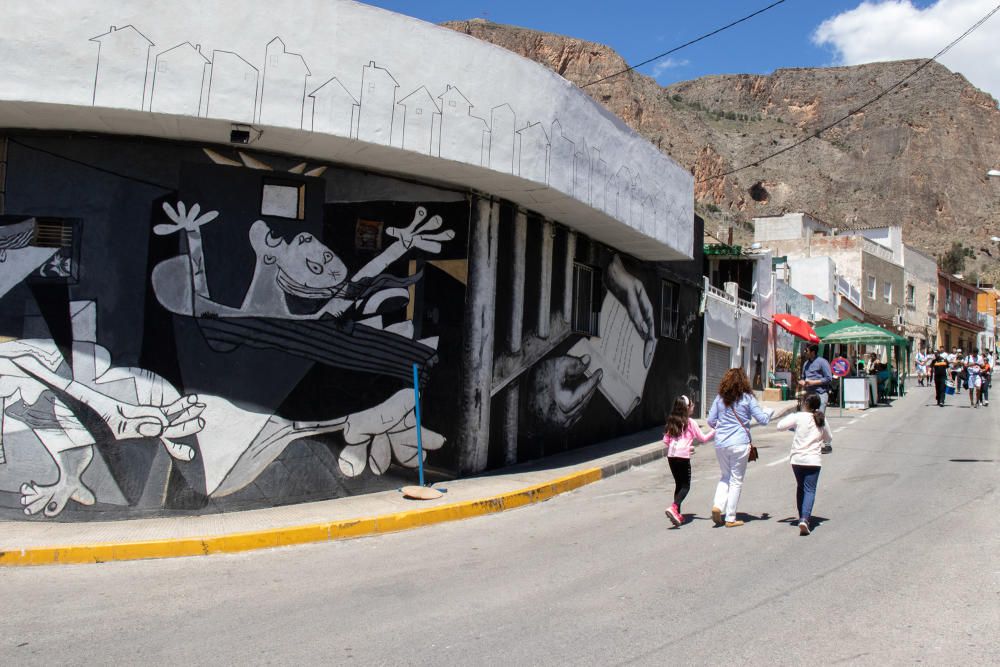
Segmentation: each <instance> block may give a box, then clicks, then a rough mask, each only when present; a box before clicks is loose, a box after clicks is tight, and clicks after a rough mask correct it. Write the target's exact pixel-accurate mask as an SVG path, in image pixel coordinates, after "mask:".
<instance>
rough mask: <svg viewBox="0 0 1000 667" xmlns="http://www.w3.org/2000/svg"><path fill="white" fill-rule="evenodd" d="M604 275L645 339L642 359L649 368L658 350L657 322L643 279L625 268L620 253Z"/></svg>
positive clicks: (609, 286) (609, 289) (608, 286)
mask: <svg viewBox="0 0 1000 667" xmlns="http://www.w3.org/2000/svg"><path fill="white" fill-rule="evenodd" d="M604 277H605V281H604V282H605V285H607V288H608V291H610V292H611V293H612V294H613V295H614V296H615V298H616V299H618V300H619V301H620V302H621V303H622V305H623V306H625V310H626V311H627V312H628V315H629V319H631V320H632V324H634V325H635V328H636V331H638V332H639V335H640V336H641V337H642V339H643V340H644V341H645V344H644V345H643V355H642V356H643V358H642V361H643V364H644V365H645V367H646V368H649V365H650V364H651V363H652V362H653V353H654V351H655V350H656V323H655V319H654V317H653V304H651V303H650V301H649V297H648V296H647V295H646V288H645V287H643V285H642V281H641V280H639V279H638V278H636V277H635V276H633V275H632V274H631V273H629V272H628V271H627V270H626V269H625V265H624V264H622V260H621V258H619V257H618V255H615V257H614V259H612V260H611V264H609V265H608V270H607V273H605V276H604Z"/></svg>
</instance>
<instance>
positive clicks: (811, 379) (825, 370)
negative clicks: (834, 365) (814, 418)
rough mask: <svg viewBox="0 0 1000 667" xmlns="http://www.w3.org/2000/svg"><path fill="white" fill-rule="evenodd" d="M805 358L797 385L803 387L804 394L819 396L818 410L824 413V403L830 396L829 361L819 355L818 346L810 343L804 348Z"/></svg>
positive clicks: (830, 376) (831, 381) (830, 375)
mask: <svg viewBox="0 0 1000 667" xmlns="http://www.w3.org/2000/svg"><path fill="white" fill-rule="evenodd" d="M806 354H807V355H808V356H807V359H806V363H805V364H803V365H802V379H801V380H799V386H800V387H802V388H803V389H805V391H806V396H808V395H809V394H816V395H817V396H819V410H820V412H822V413H823V414H826V403H827V401H828V400H829V397H830V385H831V384H832V383H833V374H832V373H831V372H830V362H829V361H827V360H826V359H824V358H823V357H821V356H819V346H818V345H810V346H809V347H808V348H806Z"/></svg>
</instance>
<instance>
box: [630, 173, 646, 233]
mask: <svg viewBox="0 0 1000 667" xmlns="http://www.w3.org/2000/svg"><path fill="white" fill-rule="evenodd" d="M633 174H634V175H633V176H632V182H631V183H630V184H629V195H630V197H629V199H630V201H629V204H630V205H631V206H630V208H629V214H628V222H630V223H632V225H633V226H634V227H638V226H639V225H641V224H642V202H643V199H644V195H643V192H644V190H643V189H642V177H641V176H639V172H633Z"/></svg>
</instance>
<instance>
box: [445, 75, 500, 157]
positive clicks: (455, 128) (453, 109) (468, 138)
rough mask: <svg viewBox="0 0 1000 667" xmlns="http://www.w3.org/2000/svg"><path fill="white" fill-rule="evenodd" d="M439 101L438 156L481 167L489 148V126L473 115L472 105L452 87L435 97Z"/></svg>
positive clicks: (460, 92) (483, 120)
mask: <svg viewBox="0 0 1000 667" xmlns="http://www.w3.org/2000/svg"><path fill="white" fill-rule="evenodd" d="M438 99H439V100H441V143H440V146H439V151H438V155H439V156H440V157H443V158H446V159H448V160H455V161H457V162H465V163H466V164H475V165H480V166H481V165H482V164H483V163H484V159H483V158H484V156H485V153H486V151H487V150H488V149H487V146H489V132H490V127H489V125H487V124H486V120H485V119H483V118H480V117H478V116H473V115H472V102H470V101H469V100H468V98H467V97H466V96H465V95H463V94H462V91H460V90H459V89H458V88H456V87H455V86H452V85H449V86H448V87H447V88H445V91H444V92H443V93H441V94H440V95H438Z"/></svg>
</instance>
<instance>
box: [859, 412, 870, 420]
mask: <svg viewBox="0 0 1000 667" xmlns="http://www.w3.org/2000/svg"><path fill="white" fill-rule="evenodd" d="M870 414H871V413H870V412H866V413H864V414H863V415H861V418H862V419H864V418H865V417H867V416H868V415H870Z"/></svg>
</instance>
